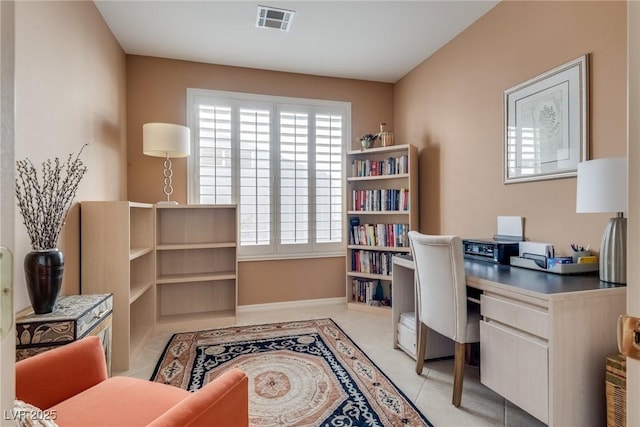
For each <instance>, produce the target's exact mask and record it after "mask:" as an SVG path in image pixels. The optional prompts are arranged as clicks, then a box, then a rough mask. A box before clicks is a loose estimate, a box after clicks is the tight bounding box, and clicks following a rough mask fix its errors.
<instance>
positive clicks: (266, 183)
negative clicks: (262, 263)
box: [239, 108, 271, 245]
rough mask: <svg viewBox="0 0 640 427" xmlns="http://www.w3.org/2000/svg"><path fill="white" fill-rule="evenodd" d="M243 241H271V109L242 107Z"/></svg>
mask: <svg viewBox="0 0 640 427" xmlns="http://www.w3.org/2000/svg"><path fill="white" fill-rule="evenodd" d="M239 117H240V124H239V127H240V138H239V140H240V207H241V208H240V224H241V227H240V245H268V244H270V242H271V222H270V220H269V219H270V217H271V156H270V153H271V124H270V123H271V122H270V120H271V112H270V111H269V110H257V109H248V108H240V110H239Z"/></svg>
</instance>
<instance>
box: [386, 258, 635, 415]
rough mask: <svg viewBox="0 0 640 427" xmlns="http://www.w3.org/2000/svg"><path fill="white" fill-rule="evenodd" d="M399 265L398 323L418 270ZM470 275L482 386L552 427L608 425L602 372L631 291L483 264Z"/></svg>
mask: <svg viewBox="0 0 640 427" xmlns="http://www.w3.org/2000/svg"><path fill="white" fill-rule="evenodd" d="M397 262H398V264H396V260H395V259H394V265H393V272H394V274H395V273H396V267H397V266H398V267H399V268H398V270H399V271H398V281H396V278H395V277H394V280H393V288H392V292H393V295H392V298H393V304H394V306H393V316H392V319H393V321H394V322H397V318H396V312H398V313H399V312H401V311H402V310H405V311H406V310H408V309H409V310H413V309H414V308H413V306H414V305H415V296H413V295H414V294H415V287H414V281H413V277H410V276H409V274H408V273H409V271H411V270H412V267H413V265H412V262H411V261H410V260H407V259H404V260H398V261H397ZM465 271H466V274H467V286H468V294H469V295H470V296H471V297H472V298H473V297H474V296H475V297H476V298H478V299H479V300H480V303H481V314H482V320H481V324H480V380H481V382H482V383H483V384H485V385H486V386H487V387H489V388H491V389H492V390H494V391H495V392H497V393H498V394H500V395H502V396H503V397H505V398H506V399H507V400H509V401H511V402H513V403H514V404H516V405H518V406H519V407H521V408H522V409H524V410H525V411H527V412H529V413H530V414H531V415H533V416H535V417H536V418H538V419H539V420H541V421H543V422H544V423H547V424H548V425H550V426H602V425H606V416H605V415H606V400H605V390H604V384H605V378H604V369H603V366H604V363H605V361H606V357H607V356H608V355H611V354H615V353H616V351H617V350H616V348H617V344H616V323H617V318H618V315H620V314H622V313H624V311H625V304H626V287H624V286H619V285H611V284H608V283H605V282H600V280H599V279H598V277H597V276H560V275H555V274H551V273H545V272H539V271H534V270H527V269H523V268H518V267H509V266H502V265H495V264H490V263H485V262H482V261H465ZM411 296H413V300H412V301H410V300H411ZM411 303H413V304H411ZM398 318H399V314H398ZM394 325H395V323H394ZM394 329H395V328H394ZM396 339H397V337H396V336H395V335H394V341H395V340H396ZM394 345H395V344H394ZM427 345H428V344H427Z"/></svg>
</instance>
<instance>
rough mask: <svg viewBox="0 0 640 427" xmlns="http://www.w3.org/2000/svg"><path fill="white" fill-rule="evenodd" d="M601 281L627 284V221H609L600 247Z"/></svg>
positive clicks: (620, 218) (615, 219)
mask: <svg viewBox="0 0 640 427" xmlns="http://www.w3.org/2000/svg"><path fill="white" fill-rule="evenodd" d="M600 280H602V281H603V282H609V283H618V284H621V285H626V284H627V219H626V218H624V217H622V214H618V216H617V217H615V218H611V219H609V223H608V224H607V228H606V229H605V230H604V234H603V235H602V245H601V246H600Z"/></svg>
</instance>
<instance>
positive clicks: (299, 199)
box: [280, 111, 309, 245]
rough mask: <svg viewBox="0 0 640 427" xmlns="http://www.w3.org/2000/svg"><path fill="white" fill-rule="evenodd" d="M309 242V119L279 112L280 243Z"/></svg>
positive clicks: (301, 114) (302, 115)
mask: <svg viewBox="0 0 640 427" xmlns="http://www.w3.org/2000/svg"><path fill="white" fill-rule="evenodd" d="M308 242H309V115H308V114H307V113H301V112H286V111H281V112H280V243H281V244H283V245H286V244H306V243H308Z"/></svg>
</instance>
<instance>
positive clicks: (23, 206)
mask: <svg viewBox="0 0 640 427" xmlns="http://www.w3.org/2000/svg"><path fill="white" fill-rule="evenodd" d="M87 145H89V144H85V145H83V146H82V148H81V149H80V151H79V152H78V154H77V155H76V156H75V158H74V157H73V153H71V154H69V156H68V157H67V160H66V161H65V162H64V163H62V164H61V163H60V159H59V158H57V157H56V158H55V159H54V160H53V162H52V161H51V159H48V160H46V161H44V162H43V163H42V179H40V177H39V176H38V171H37V170H36V168H35V166H34V165H33V163H31V160H29V159H24V160H18V161H17V162H16V170H17V177H16V197H17V199H18V207H19V208H20V213H21V214H22V218H23V223H24V225H25V227H26V228H27V234H28V235H29V239H30V240H31V246H32V248H33V250H42V249H53V248H55V247H56V244H57V242H58V237H59V236H60V231H61V230H62V226H63V225H64V221H65V219H66V218H67V213H68V212H69V208H70V207H71V204H72V203H73V199H74V198H75V196H76V191H77V190H78V186H79V185H80V181H81V180H82V177H83V176H84V174H85V173H86V172H87V167H86V166H85V165H84V164H83V163H82V160H80V155H81V154H82V151H83V150H84V148H85V147H86V146H87ZM63 176H64V177H63Z"/></svg>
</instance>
